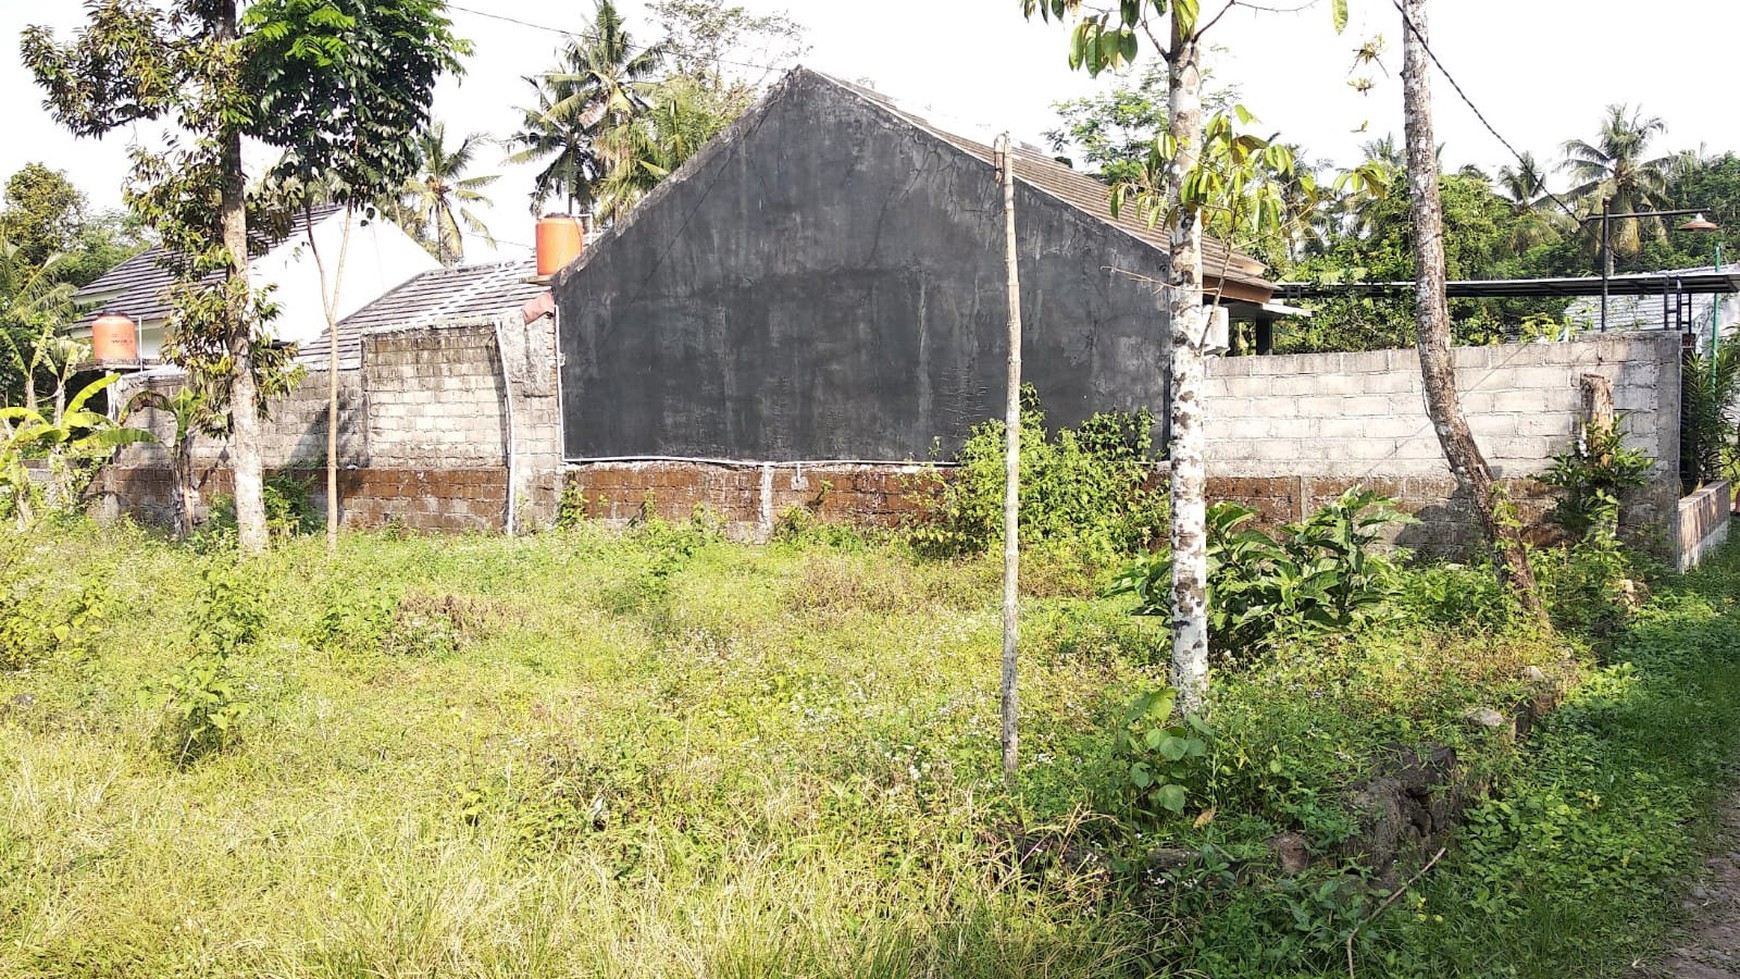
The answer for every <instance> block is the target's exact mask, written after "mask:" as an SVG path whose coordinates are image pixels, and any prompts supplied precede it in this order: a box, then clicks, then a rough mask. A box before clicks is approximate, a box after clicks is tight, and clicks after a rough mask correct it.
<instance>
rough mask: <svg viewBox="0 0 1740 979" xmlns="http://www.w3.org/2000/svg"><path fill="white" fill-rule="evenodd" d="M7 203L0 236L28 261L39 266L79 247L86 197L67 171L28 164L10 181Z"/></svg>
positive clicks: (7, 182)
mask: <svg viewBox="0 0 1740 979" xmlns="http://www.w3.org/2000/svg"><path fill="white" fill-rule="evenodd" d="M5 200H6V209H5V210H4V211H3V212H0V237H4V238H5V239H6V240H7V241H9V242H11V243H12V244H13V245H14V246H16V247H17V248H18V249H19V250H20V251H21V252H22V254H23V257H24V260H25V261H27V262H30V263H33V264H37V265H40V264H42V263H43V262H45V261H46V260H47V259H48V258H49V256H51V255H61V254H65V253H67V252H70V251H72V250H73V249H74V248H75V247H76V245H77V240H78V235H79V231H80V229H81V228H82V227H83V225H84V223H85V195H84V194H82V193H80V192H79V189H78V188H77V187H74V186H73V185H72V181H70V180H68V179H67V178H66V174H65V172H63V171H60V170H50V169H49V168H48V167H46V166H43V165H42V164H40V163H27V164H25V165H24V167H22V168H21V169H20V170H19V171H18V172H17V173H14V174H13V175H12V176H11V177H9V178H7V180H6V195H5Z"/></svg>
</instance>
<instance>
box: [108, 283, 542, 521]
mask: <svg viewBox="0 0 1740 979" xmlns="http://www.w3.org/2000/svg"><path fill="white" fill-rule="evenodd" d="M534 272H535V267H534V265H533V263H531V262H510V263H504V264H498V265H478V266H465V267H460V268H455V269H440V268H438V269H436V270H434V271H430V272H426V273H424V274H422V275H419V276H416V277H414V278H412V279H411V280H410V281H408V282H405V283H403V284H401V285H400V286H398V288H396V289H393V290H391V291H390V292H388V293H387V294H386V295H384V296H381V297H379V298H378V299H376V300H375V301H374V302H372V303H369V304H368V305H366V306H364V307H362V308H361V309H358V310H356V311H354V312H352V313H351V314H350V315H349V316H346V317H345V318H344V320H343V321H342V322H340V323H339V327H338V341H339V351H340V354H339V391H340V394H339V400H340V409H339V445H338V456H339V458H338V462H339V465H340V466H341V467H342V470H343V472H342V474H341V480H340V484H339V497H340V504H341V510H342V514H343V520H344V522H345V524H346V525H348V526H357V527H372V526H379V525H381V524H384V523H387V522H393V521H396V522H398V523H400V524H403V525H404V526H407V527H412V528H417V529H425V530H488V529H501V528H503V527H520V526H530V525H538V524H545V523H548V522H549V521H550V520H551V519H553V518H554V515H555V508H556V501H557V498H558V497H559V495H560V486H559V485H558V480H559V476H560V470H561V457H560V452H559V450H558V446H559V444H560V431H559V424H560V412H559V411H558V407H557V406H558V401H557V386H556V372H555V364H556V353H555V327H554V304H553V303H552V302H551V301H550V300H549V291H548V288H547V287H546V286H545V285H543V284H541V283H540V282H537V281H535V279H534ZM329 349H330V348H329V345H328V340H327V337H326V336H325V335H317V336H314V337H311V338H310V341H309V342H308V343H306V344H305V345H304V346H303V350H302V354H301V358H300V359H301V363H302V365H303V366H304V367H305V368H306V369H307V375H306V377H305V379H304V380H303V382H302V383H301V384H299V385H298V386H297V387H296V388H295V389H294V390H292V391H291V392H289V393H288V394H287V395H285V396H283V397H281V398H275V399H273V401H272V403H271V405H270V408H271V414H270V416H269V417H268V418H266V419H265V420H264V422H263V423H262V425H261V446H260V448H261V455H262V457H263V459H264V462H265V465H266V468H267V469H268V470H269V471H272V472H274V473H288V474H291V475H292V476H293V477H294V478H298V479H303V480H304V481H305V483H306V485H308V487H309V489H310V491H311V496H312V497H313V500H314V502H315V503H316V505H317V507H323V506H324V496H325V482H324V480H323V479H322V478H320V476H319V475H318V474H319V472H320V470H321V469H323V468H324V467H325V465H326V443H327V439H326V432H327V397H328V394H327V392H328V377H327V374H326V365H327V363H328V357H329V354H328V350H329ZM181 383H182V379H181V377H180V376H179V373H178V372H174V371H168V370H158V371H147V372H145V373H142V374H137V375H134V376H132V377H129V378H128V379H127V381H126V382H125V385H124V386H123V387H122V389H121V392H120V396H119V400H125V399H127V398H129V397H131V394H132V392H134V391H136V390H138V389H140V388H143V387H153V388H157V389H159V390H167V389H173V388H174V387H176V386H178V385H180V384H181ZM138 419H139V420H142V423H143V424H144V425H146V426H147V427H149V428H150V429H151V430H152V431H154V432H156V433H157V434H158V436H159V438H161V439H163V440H164V441H165V442H167V440H168V436H169V435H170V433H171V432H172V431H173V423H172V420H171V419H170V418H169V417H168V416H167V415H166V414H165V413H163V412H160V411H154V410H148V411H145V412H142V413H141V415H140V416H138ZM168 464H169V459H168V453H167V451H166V450H165V449H164V448H163V447H162V446H160V445H136V446H129V447H128V448H126V449H124V450H123V451H122V452H121V454H120V455H119V456H118V457H117V458H116V460H115V462H114V463H113V464H112V465H110V466H109V467H107V469H106V470H105V471H104V474H103V478H102V481H101V482H100V483H99V486H98V491H99V492H100V493H101V494H102V495H103V496H104V498H105V500H106V501H107V503H108V505H109V507H110V508H111V509H112V510H114V511H125V512H129V513H133V514H136V515H141V516H148V517H156V518H161V517H163V516H165V515H166V514H167V508H168V507H169V506H170V505H171V497H170V495H169V473H168ZM194 465H195V470H196V473H195V481H196V484H197V485H198V486H199V487H200V491H201V500H202V506H209V504H210V502H211V500H212V499H213V498H214V497H215V496H218V495H222V494H227V493H228V492H230V486H231V483H230V472H229V467H228V459H227V456H226V455H225V451H224V445H223V443H222V442H220V441H217V440H214V439H207V438H204V437H202V438H200V439H199V440H198V441H197V443H196V444H195V448H194Z"/></svg>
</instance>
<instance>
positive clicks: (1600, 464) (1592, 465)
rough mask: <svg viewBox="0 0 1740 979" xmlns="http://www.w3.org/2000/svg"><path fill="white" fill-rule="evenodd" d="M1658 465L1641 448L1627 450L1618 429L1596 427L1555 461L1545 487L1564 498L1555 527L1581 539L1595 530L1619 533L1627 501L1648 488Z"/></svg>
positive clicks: (1555, 509)
mask: <svg viewBox="0 0 1740 979" xmlns="http://www.w3.org/2000/svg"><path fill="white" fill-rule="evenodd" d="M1654 468H1655V460H1654V459H1653V458H1651V457H1650V455H1649V454H1648V453H1646V452H1644V451H1642V450H1641V449H1628V448H1626V447H1625V436H1624V435H1623V434H1621V433H1620V431H1619V428H1618V426H1617V425H1610V426H1591V427H1590V428H1589V430H1588V432H1587V433H1586V434H1585V435H1584V437H1583V438H1581V439H1578V440H1577V441H1576V442H1575V443H1574V444H1573V445H1572V446H1571V447H1570V448H1569V449H1567V450H1565V451H1564V452H1561V453H1559V454H1558V455H1556V456H1554V457H1553V467H1552V468H1551V469H1549V470H1547V473H1546V475H1544V476H1542V477H1541V482H1543V483H1546V484H1547V485H1548V486H1552V487H1554V488H1555V489H1557V490H1559V491H1560V492H1561V493H1562V494H1563V495H1562V496H1560V497H1559V500H1558V502H1557V503H1556V504H1554V506H1553V510H1552V513H1551V514H1550V516H1551V517H1552V520H1553V522H1554V523H1557V524H1558V525H1559V526H1560V527H1563V528H1564V529H1565V532H1566V533H1568V534H1570V535H1571V536H1572V537H1573V538H1576V539H1582V538H1583V537H1584V536H1586V535H1587V534H1588V533H1589V532H1590V531H1591V530H1593V529H1595V528H1596V527H1598V526H1599V527H1602V528H1605V529H1606V530H1607V532H1608V533H1613V532H1617V531H1618V529H1619V511H1620V507H1621V506H1623V505H1624V503H1625V501H1626V497H1627V496H1628V495H1629V494H1630V493H1631V491H1632V490H1635V489H1637V488H1639V487H1642V486H1645V485H1648V483H1649V474H1650V472H1651V470H1653V469H1654Z"/></svg>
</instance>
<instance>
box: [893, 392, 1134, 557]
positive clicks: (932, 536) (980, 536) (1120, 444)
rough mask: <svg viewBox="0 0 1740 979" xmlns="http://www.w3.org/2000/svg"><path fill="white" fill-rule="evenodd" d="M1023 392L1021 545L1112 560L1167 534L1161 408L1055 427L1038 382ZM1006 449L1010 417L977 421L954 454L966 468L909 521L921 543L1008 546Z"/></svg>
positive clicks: (940, 553)
mask: <svg viewBox="0 0 1740 979" xmlns="http://www.w3.org/2000/svg"><path fill="white" fill-rule="evenodd" d="M1022 395H1023V397H1022V412H1021V543H1022V546H1023V547H1055V548H1059V549H1062V550H1065V551H1068V552H1073V553H1074V554H1076V555H1077V556H1079V557H1080V558H1082V559H1084V560H1087V561H1091V562H1100V563H1104V562H1107V561H1110V560H1113V559H1115V558H1118V557H1122V556H1125V555H1129V554H1134V553H1137V552H1139V551H1143V550H1146V549H1148V548H1150V547H1153V546H1155V545H1157V544H1158V543H1159V542H1161V541H1163V540H1164V539H1165V537H1166V532H1167V524H1168V512H1169V511H1168V508H1167V503H1166V501H1167V496H1166V491H1165V490H1164V488H1162V487H1161V486H1159V485H1157V482H1156V479H1155V466H1156V463H1157V461H1158V458H1157V457H1156V455H1155V454H1154V452H1153V430H1154V417H1153V416H1152V415H1151V414H1149V413H1148V412H1147V411H1146V410H1143V411H1138V412H1135V413H1133V414H1132V413H1129V412H1122V411H1111V412H1101V413H1099V414H1096V415H1094V416H1093V417H1092V418H1089V419H1088V420H1087V421H1085V422H1082V423H1081V425H1080V426H1078V427H1076V428H1073V429H1071V428H1060V429H1057V430H1056V431H1047V430H1046V428H1045V414H1044V412H1043V411H1041V410H1040V407H1039V405H1038V401H1037V396H1036V395H1035V393H1034V391H1033V389H1032V388H1026V389H1024V390H1023V392H1022ZM1006 451H1007V440H1006V439H1005V438H1004V423H1003V422H1001V421H991V422H986V423H985V424H983V425H979V426H977V427H976V428H974V429H973V433H972V436H971V437H969V438H968V439H967V442H966V444H965V445H963V446H962V447H961V451H960V453H959V454H958V455H957V456H956V457H955V462H956V463H957V464H958V466H959V469H958V470H956V471H955V472H954V473H952V474H950V475H949V477H948V478H947V479H945V480H943V482H942V488H941V491H940V493H938V494H937V495H936V496H935V497H934V498H929V497H927V498H926V499H925V501H924V503H925V505H924V507H923V508H922V510H921V512H920V515H919V517H918V518H917V519H916V520H915V521H914V522H913V523H912V524H911V525H910V526H909V528H908V531H907V533H908V540H910V542H911V543H912V546H913V547H914V549H915V550H917V551H918V552H919V553H921V554H924V555H927V556H933V557H960V556H964V555H971V554H983V553H986V552H988V551H991V550H994V549H996V548H998V547H1000V546H1001V544H1002V540H1003V510H1004V507H1003V499H1004V488H1005V485H1006V475H1005V474H1006V461H1005V453H1006Z"/></svg>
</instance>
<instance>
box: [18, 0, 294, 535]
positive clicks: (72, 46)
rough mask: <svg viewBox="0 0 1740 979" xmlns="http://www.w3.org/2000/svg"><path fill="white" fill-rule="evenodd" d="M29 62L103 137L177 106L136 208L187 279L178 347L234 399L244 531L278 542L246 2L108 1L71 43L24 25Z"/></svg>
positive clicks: (171, 295)
mask: <svg viewBox="0 0 1740 979" xmlns="http://www.w3.org/2000/svg"><path fill="white" fill-rule="evenodd" d="M23 55H24V61H25V64H26V65H28V66H29V68H30V69H31V71H32V72H33V74H34V75H35V76H36V81H37V84H38V85H40V86H41V87H42V88H43V90H44V91H45V92H46V93H47V96H48V98H47V104H48V107H49V109H50V110H51V111H52V112H53V113H54V115H55V117H56V118H57V119H59V120H60V122H61V123H62V125H64V126H66V127H67V128H68V129H69V130H71V131H72V132H73V133H74V134H76V135H80V136H100V135H103V134H105V133H108V132H112V131H114V130H115V129H118V128H121V127H124V126H128V125H130V124H132V123H135V122H138V121H142V120H154V119H162V118H165V117H167V118H170V119H172V121H173V122H174V123H175V128H176V130H177V132H178V133H179V134H180V135H177V136H173V137H171V138H169V139H167V140H165V143H164V146H163V147H162V148H161V149H160V150H151V149H146V148H144V147H138V148H135V150H134V153H133V164H134V165H133V177H132V180H131V182H130V185H129V187H128V190H127V202H128V206H129V207H130V208H131V209H132V210H133V211H134V213H135V214H137V215H139V216H140V217H141V218H142V219H143V220H145V221H146V222H148V223H149V224H151V225H152V227H153V228H155V229H156V231H157V232H158V234H159V236H160V237H161V239H162V242H163V244H164V245H165V246H166V248H167V250H168V252H169V254H170V263H171V267H172V271H173V272H174V273H175V276H176V280H177V281H176V284H175V285H174V286H173V287H171V289H170V290H169V292H168V299H169V302H170V305H171V307H172V309H173V313H172V316H171V325H170V331H169V335H168V336H167V337H166V339H165V344H164V348H165V356H166V357H167V358H168V359H170V360H171V361H173V362H175V363H178V364H180V365H181V366H182V367H184V368H186V369H187V370H188V372H189V374H190V377H191V378H192V380H193V382H194V383H197V384H200V385H201V386H204V387H206V388H208V390H209V392H210V393H211V395H212V397H213V400H214V401H215V402H217V403H220V404H222V405H223V406H224V408H225V411H226V413H227V420H228V427H229V430H230V433H231V443H232V444H231V449H232V451H231V460H232V465H233V467H234V473H235V496H236V516H237V525H238V539H239V543H240V544H241V546H242V547H243V548H244V549H245V550H248V551H261V550H264V549H265V546H266V517H265V506H264V473H263V466H262V463H261V458H260V450H259V418H260V416H261V414H262V413H263V411H264V410H265V403H266V400H265V397H264V396H263V394H262V382H263V381H264V385H265V386H266V387H267V388H268V389H269V388H270V387H271V386H272V385H273V384H274V383H276V382H274V381H273V380H272V379H271V377H270V376H268V377H266V378H262V376H261V373H262V371H263V372H264V373H266V374H267V375H271V374H274V373H276V372H277V371H276V370H275V369H281V368H283V367H284V363H283V361H282V360H281V359H279V360H278V361H277V362H274V358H275V357H277V358H281V357H282V355H281V354H275V353H274V352H273V350H272V348H270V347H269V346H268V345H267V344H266V343H265V342H264V341H265V340H266V339H267V337H266V335H265V332H264V328H265V324H266V323H267V321H268V320H269V318H270V314H271V312H272V310H271V306H270V303H269V302H268V300H267V298H266V296H265V295H264V294H262V293H261V292H259V291H257V290H255V289H254V288H253V287H252V286H251V285H250V284H249V282H248V220H247V205H246V199H245V193H244V190H245V187H246V179H247V178H246V174H245V173H244V172H243V168H242V140H243V138H244V137H245V136H248V135H252V134H253V130H254V128H255V126H256V123H257V121H258V119H259V117H260V115H261V107H260V104H259V99H258V97H257V93H253V92H250V91H249V89H248V87H247V85H246V80H247V78H248V77H249V74H250V69H249V65H248V46H247V44H246V43H245V39H244V38H243V37H242V34H241V30H240V25H239V22H238V18H237V0H178V2H176V3H173V4H170V5H168V6H167V8H166V7H163V6H159V5H157V4H154V3H149V2H146V0H98V2H96V3H93V4H92V5H91V6H90V8H89V14H88V18H87V21H86V25H85V27H84V28H82V29H81V30H80V31H78V32H77V34H76V36H75V38H74V40H73V41H72V42H71V43H69V44H65V45H63V44H59V43H57V42H56V41H55V39H54V37H53V35H52V34H51V33H50V32H49V31H48V30H47V29H46V28H42V27H32V28H29V29H28V30H26V31H25V32H24V37H23ZM214 274H215V275H216V278H215V279H213V278H210V277H211V276H213V275H214Z"/></svg>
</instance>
